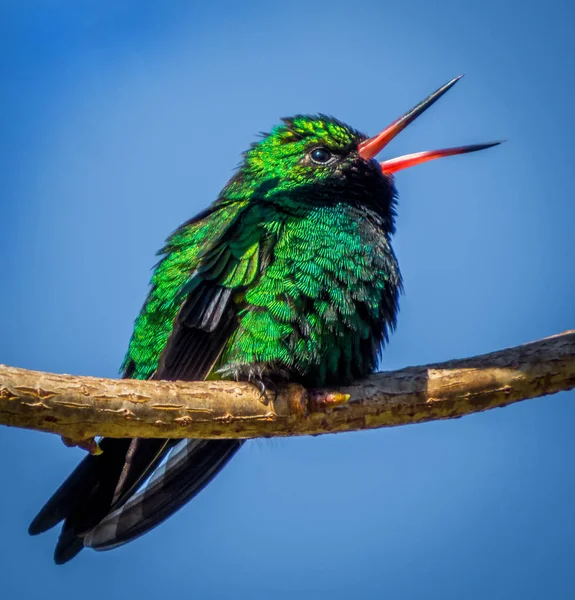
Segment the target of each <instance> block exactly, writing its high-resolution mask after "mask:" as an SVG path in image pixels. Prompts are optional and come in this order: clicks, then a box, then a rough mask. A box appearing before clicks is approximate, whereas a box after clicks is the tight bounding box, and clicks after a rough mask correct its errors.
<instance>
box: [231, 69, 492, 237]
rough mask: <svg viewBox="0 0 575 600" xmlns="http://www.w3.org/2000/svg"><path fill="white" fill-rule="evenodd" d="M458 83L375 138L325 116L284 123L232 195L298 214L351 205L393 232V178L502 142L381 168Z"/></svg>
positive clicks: (252, 157)
mask: <svg viewBox="0 0 575 600" xmlns="http://www.w3.org/2000/svg"><path fill="white" fill-rule="evenodd" d="M460 78H461V76H460V77H456V78H455V79H452V80H451V81H449V82H448V83H446V84H445V85H444V86H442V87H440V88H439V89H438V90H436V91H435V92H434V93H433V94H431V95H430V96H428V97H427V98H426V99H425V100H423V101H422V102H420V103H419V104H418V105H417V106H415V107H414V108H412V109H411V110H410V111H408V112H407V113H405V114H404V115H403V116H402V117H400V118H399V119H397V120H395V121H394V122H393V123H392V124H391V125H389V126H388V127H386V128H385V129H383V130H382V131H381V132H380V133H378V134H377V135H375V136H374V137H371V138H368V137H367V136H366V135H364V134H362V133H360V132H359V131H356V130H355V129H353V128H351V127H349V126H348V125H345V124H344V123H342V122H340V121H338V120H337V119H334V118H332V117H327V116H325V115H317V116H309V115H297V116H295V117H290V118H286V119H283V123H282V124H281V125H278V126H277V127H275V128H274V129H273V130H272V131H271V133H269V134H267V135H264V137H263V139H262V140H260V141H259V142H257V143H256V144H254V145H253V146H252V147H251V148H250V149H249V150H248V151H247V152H246V153H245V157H244V163H243V165H242V167H241V169H240V172H239V173H238V177H236V178H234V179H232V181H231V182H230V184H229V186H228V193H229V194H231V195H232V196H233V195H235V194H236V193H237V194H239V195H244V194H245V193H246V192H247V191H248V190H249V191H250V193H251V194H255V195H257V196H258V197H260V198H262V199H265V200H268V201H271V202H281V203H286V202H288V203H291V204H292V205H297V206H298V207H299V208H303V207H304V206H313V205H314V204H315V203H317V202H322V203H325V202H336V201H337V202H340V201H344V202H350V203H362V204H363V205H365V204H368V205H369V206H371V207H373V208H374V209H375V210H376V211H377V212H378V213H379V214H380V215H381V216H382V217H383V218H384V219H385V220H386V221H387V222H388V223H389V230H390V232H391V231H392V230H393V215H394V203H395V197H396V191H395V186H394V173H396V172H397V171H399V170H401V169H405V168H407V167H411V166H414V165H417V164H421V163H423V162H426V161H429V160H433V159H435V158H442V157H445V156H452V155H455V154H464V153H466V152H475V151H477V150H483V149H484V148H489V147H491V146H494V145H496V144H498V143H500V142H491V143H487V144H475V145H471V146H460V147H457V148H447V149H443V150H431V151H426V152H418V153H416V154H409V155H405V156H400V157H398V158H392V159H388V160H385V161H383V162H377V161H376V160H375V157H376V156H377V154H379V152H381V150H383V149H384V148H385V147H386V146H387V145H388V144H389V142H391V140H392V139H393V138H394V137H395V136H396V135H397V134H399V133H400V132H401V131H402V130H403V129H405V128H406V127H407V126H408V125H409V124H410V123H412V122H413V121H414V120H415V119H416V118H417V117H418V116H419V115H421V114H422V113H423V112H424V111H425V110H427V109H428V108H429V107H430V106H431V105H432V104H433V103H435V102H436V101H437V100H438V99H439V98H440V97H441V96H442V95H443V94H445V92H447V90H449V89H450V88H451V87H452V86H453V85H455V83H457V81H459V79H460Z"/></svg>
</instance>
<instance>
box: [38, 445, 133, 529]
mask: <svg viewBox="0 0 575 600" xmlns="http://www.w3.org/2000/svg"><path fill="white" fill-rule="evenodd" d="M130 442H131V440H129V439H110V438H105V439H103V440H102V441H101V443H100V447H101V449H102V451H103V453H102V454H101V455H99V456H92V455H88V456H86V457H85V458H84V459H83V460H82V461H81V462H80V464H79V465H78V466H77V467H76V468H75V469H74V470H73V471H72V473H70V475H69V476H68V478H67V479H66V480H65V481H64V483H62V485H61V486H60V487H59V488H58V489H57V490H56V491H55V492H54V494H53V495H52V497H51V498H50V499H49V500H48V502H46V504H45V505H44V506H43V507H42V509H41V510H40V512H39V513H38V514H37V515H36V517H34V520H33V521H32V523H31V524H30V527H29V528H28V532H29V533H30V535H38V534H39V533H43V532H44V531H47V530H48V529H51V528H52V527H54V526H56V525H57V524H58V523H59V522H60V521H63V520H64V519H66V518H67V517H69V516H70V515H71V514H73V513H74V512H75V510H76V508H77V507H78V506H79V505H81V504H83V503H84V502H85V501H86V500H87V499H88V498H89V497H90V496H93V494H94V491H95V490H96V489H98V488H100V489H101V488H102V487H104V488H106V487H108V488H110V487H111V483H112V482H113V483H114V487H115V485H116V482H117V481H118V478H119V476H120V473H121V472H122V468H123V466H124V458H125V456H126V452H127V451H128V448H129V446H130ZM100 482H103V486H101V485H100ZM106 482H110V484H109V485H108V486H106V485H105V483H106ZM104 491H105V490H104ZM112 494H113V489H112ZM102 516H104V515H102ZM100 518H101V517H100ZM96 522H97V521H96Z"/></svg>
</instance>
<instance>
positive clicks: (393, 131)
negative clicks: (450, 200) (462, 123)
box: [358, 75, 501, 174]
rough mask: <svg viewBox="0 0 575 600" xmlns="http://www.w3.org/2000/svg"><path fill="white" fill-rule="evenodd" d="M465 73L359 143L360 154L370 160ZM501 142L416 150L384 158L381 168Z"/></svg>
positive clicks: (385, 169)
mask: <svg viewBox="0 0 575 600" xmlns="http://www.w3.org/2000/svg"><path fill="white" fill-rule="evenodd" d="M462 77H463V75H460V76H459V77H456V78H455V79H452V80H451V81H449V82H448V83H446V84H445V85H444V86H442V87H440V88H439V89H438V90H436V91H435V92H433V94H431V96H428V97H427V98H426V99H425V100H423V102H420V103H419V104H418V105H417V106H414V107H413V108H412V109H411V110H410V111H409V112H407V113H405V114H404V115H403V116H402V117H400V118H399V119H397V120H396V121H394V122H393V123H392V124H391V125H389V126H388V127H386V128H385V129H384V130H383V131H381V132H380V133H378V134H377V135H376V136H374V137H372V138H369V139H368V140H365V141H363V142H361V143H360V144H359V145H358V152H359V155H360V156H361V157H362V158H364V159H366V160H369V159H371V158H373V157H374V156H376V155H377V154H378V153H379V152H381V150H383V148H385V146H387V144H389V142H391V140H392V139H393V138H394V137H395V136H396V135H397V134H398V133H400V132H401V131H403V130H404V129H405V128H406V127H407V126H408V125H409V124H410V123H412V122H413V121H415V119H417V117H419V115H421V114H422V113H423V112H425V111H426V110H427V109H428V108H429V107H430V106H431V105H432V104H434V103H435V102H436V101H437V100H439V98H441V96H443V94H445V92H447V90H449V89H450V88H451V87H453V86H454V85H455V84H456V83H457V82H458V81H459V80H460V79H461V78H462ZM500 143H501V142H489V143H487V144H473V145H471V146H459V147H457V148H445V149H443V150H428V151H426V152H416V153H415V154H406V155H405V156H399V157H397V158H392V159H390V160H384V161H383V162H381V163H380V165H381V170H382V171H383V172H384V173H386V174H390V173H395V172H396V171H400V170H401V169H406V168H407V167H413V166H414V165H419V164H421V163H424V162H427V161H428V160H433V159H435V158H443V157H444V156H453V155H455V154H465V153H466V152H477V150H484V149H485V148H491V146H497V144H500Z"/></svg>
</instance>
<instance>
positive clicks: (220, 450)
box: [84, 440, 243, 550]
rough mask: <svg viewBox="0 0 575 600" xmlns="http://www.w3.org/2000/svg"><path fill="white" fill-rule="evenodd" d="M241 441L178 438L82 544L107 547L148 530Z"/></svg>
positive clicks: (212, 474) (205, 479) (178, 505)
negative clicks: (137, 487)
mask: <svg viewBox="0 0 575 600" xmlns="http://www.w3.org/2000/svg"><path fill="white" fill-rule="evenodd" d="M242 443H243V440H185V441H184V442H181V443H180V444H178V446H176V448H175V449H174V451H173V452H172V455H171V456H170V457H169V458H168V460H167V462H166V463H165V465H163V466H162V467H160V468H159V469H157V470H156V471H155V473H154V475H153V476H152V478H151V479H150V481H149V482H148V484H147V485H146V486H145V487H144V488H143V489H142V490H141V491H140V492H138V493H137V494H136V495H134V496H132V497H131V498H130V499H129V500H128V501H127V502H126V503H125V504H124V505H123V506H121V507H119V508H118V509H117V510H115V511H113V512H112V513H110V514H109V515H108V516H106V517H105V518H104V519H103V520H102V521H101V522H100V523H99V524H98V525H97V526H96V527H94V528H93V529H92V530H91V531H90V532H89V533H87V534H86V535H85V537H84V545H85V546H87V547H89V548H94V549H96V550H110V549H112V548H116V547H117V546H121V545H122V544H125V543H127V542H129V541H131V540H133V539H135V538H137V537H139V536H141V535H143V534H144V533H146V532H148V531H150V529H153V528H154V527H156V525H159V524H160V523H161V522H163V521H164V520H165V519H167V518H168V517H169V516H171V515H172V514H173V513H174V512H176V511H177V510H178V509H179V508H181V507H182V506H183V505H184V504H186V503H187V502H188V501H189V500H191V499H192V498H193V497H194V496H195V495H196V494H198V492H200V491H201V490H202V489H203V488H204V487H205V486H206V485H207V484H208V483H209V482H210V481H211V480H212V479H213V478H214V477H215V476H216V475H217V474H218V473H219V472H220V470H221V469H222V468H223V467H224V466H225V465H226V464H227V462H228V461H229V460H230V459H231V458H232V456H233V455H234V454H235V453H236V452H237V451H238V450H239V448H240V447H241V445H242Z"/></svg>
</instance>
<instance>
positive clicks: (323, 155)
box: [309, 148, 333, 165]
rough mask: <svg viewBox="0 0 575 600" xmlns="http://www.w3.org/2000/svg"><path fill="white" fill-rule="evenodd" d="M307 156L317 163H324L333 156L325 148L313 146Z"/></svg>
mask: <svg viewBox="0 0 575 600" xmlns="http://www.w3.org/2000/svg"><path fill="white" fill-rule="evenodd" d="M309 156H310V158H311V160H312V161H313V162H314V163H317V164H318V165H325V164H326V163H328V162H330V160H331V159H332V158H333V154H332V153H331V152H330V151H329V150H326V149H325V148H314V149H313V150H312V151H311V152H310V154H309Z"/></svg>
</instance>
